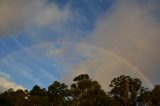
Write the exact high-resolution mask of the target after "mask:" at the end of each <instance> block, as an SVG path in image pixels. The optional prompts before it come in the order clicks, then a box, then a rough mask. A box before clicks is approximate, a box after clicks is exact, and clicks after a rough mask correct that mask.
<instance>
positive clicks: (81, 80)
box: [70, 74, 112, 106]
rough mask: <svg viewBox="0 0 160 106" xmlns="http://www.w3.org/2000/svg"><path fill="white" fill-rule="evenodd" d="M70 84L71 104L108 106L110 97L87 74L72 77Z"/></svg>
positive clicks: (74, 105) (75, 105)
mask: <svg viewBox="0 0 160 106" xmlns="http://www.w3.org/2000/svg"><path fill="white" fill-rule="evenodd" d="M73 81H75V83H73V84H72V85H71V90H70V91H71V95H72V97H73V106H110V105H111V102H112V101H111V98H109V97H108V96H107V94H106V93H105V91H104V90H102V89H101V86H100V85H99V83H98V82H97V81H92V79H90V78H89V76H88V74H81V75H79V76H77V77H75V78H74V80H73Z"/></svg>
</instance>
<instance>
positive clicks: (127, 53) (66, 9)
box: [0, 0, 160, 92]
mask: <svg viewBox="0 0 160 106" xmlns="http://www.w3.org/2000/svg"><path fill="white" fill-rule="evenodd" d="M159 40H160V1H159V0H14V1H13V0H1V1H0V79H1V80H0V92H2V91H4V90H6V89H8V88H13V89H15V90H16V89H19V88H20V89H31V88H32V86H33V85H35V84H36V85H39V86H41V87H47V86H48V85H49V84H51V83H52V82H53V81H55V80H58V81H61V82H65V83H67V84H71V83H72V80H73V78H74V77H75V76H77V75H79V74H82V73H87V74H89V76H90V77H91V78H92V79H94V80H97V81H98V82H99V83H100V84H101V85H102V88H104V89H105V90H108V89H109V83H110V81H111V80H112V79H113V78H115V77H118V76H120V75H130V76H131V77H134V78H135V77H136V78H139V79H141V81H142V82H143V86H145V87H148V88H150V89H152V88H153V86H154V85H155V84H160V78H159V75H160V56H159V54H160V42H159Z"/></svg>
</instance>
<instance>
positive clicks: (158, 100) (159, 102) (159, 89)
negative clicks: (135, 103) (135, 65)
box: [152, 85, 160, 106]
mask: <svg viewBox="0 0 160 106" xmlns="http://www.w3.org/2000/svg"><path fill="white" fill-rule="evenodd" d="M152 99H153V104H154V105H155V106H160V85H155V86H154V89H153V90H152Z"/></svg>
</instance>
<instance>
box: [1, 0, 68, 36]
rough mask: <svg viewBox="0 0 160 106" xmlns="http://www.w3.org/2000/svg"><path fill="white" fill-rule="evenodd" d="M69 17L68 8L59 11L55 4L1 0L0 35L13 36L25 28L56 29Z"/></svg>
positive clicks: (30, 0)
mask: <svg viewBox="0 0 160 106" xmlns="http://www.w3.org/2000/svg"><path fill="white" fill-rule="evenodd" d="M69 15H70V11H69V7H68V6H66V7H64V8H63V9H60V8H59V7H58V6H57V5H56V4H47V0H14V1H13V0H1V1H0V35H1V36H2V35H6V34H12V35H13V34H14V33H18V32H21V31H23V29H25V28H26V29H32V28H36V27H45V26H52V27H57V26H59V25H61V24H63V23H64V22H66V21H67V19H68V18H69ZM55 24H56V26H55Z"/></svg>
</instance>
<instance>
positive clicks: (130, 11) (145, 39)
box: [87, 0, 160, 83]
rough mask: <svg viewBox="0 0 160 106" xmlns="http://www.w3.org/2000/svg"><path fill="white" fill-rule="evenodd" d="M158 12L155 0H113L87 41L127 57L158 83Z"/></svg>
mask: <svg viewBox="0 0 160 106" xmlns="http://www.w3.org/2000/svg"><path fill="white" fill-rule="evenodd" d="M159 12H160V2H159V1H158V0H153V1H151V0H149V1H144V2H140V1H132V0H128V1H126V0H121V1H116V3H115V4H114V5H113V7H112V8H111V9H110V10H109V11H107V12H106V14H105V15H104V16H102V17H100V18H99V19H98V21H97V23H96V28H95V30H94V31H93V33H92V35H93V39H92V40H91V42H90V43H91V44H93V45H95V46H97V47H100V48H104V49H106V50H109V51H111V52H113V53H115V54H117V55H118V56H120V57H122V58H124V59H126V60H127V61H128V62H130V63H131V64H134V65H135V66H136V67H139V68H140V69H141V71H142V72H143V73H145V75H146V76H147V77H148V78H149V79H150V80H152V81H153V82H154V83H157V82H159V76H158V75H159V74H160V72H159V69H160V67H159V64H160V56H159V53H160V46H159V45H160V43H159V41H158V40H159V39H160V22H159V20H158V18H157V16H158V13H159ZM87 42H88V41H87ZM97 65H98V64H97Z"/></svg>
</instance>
